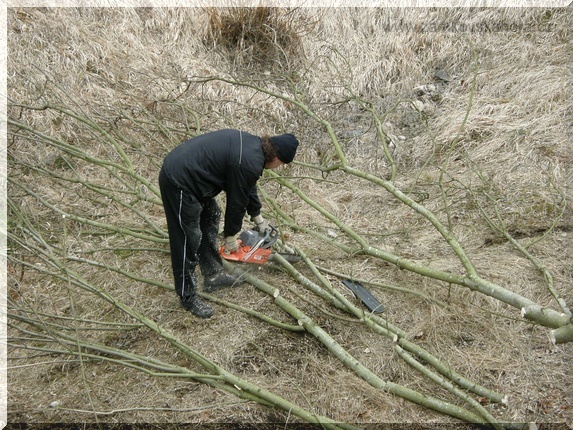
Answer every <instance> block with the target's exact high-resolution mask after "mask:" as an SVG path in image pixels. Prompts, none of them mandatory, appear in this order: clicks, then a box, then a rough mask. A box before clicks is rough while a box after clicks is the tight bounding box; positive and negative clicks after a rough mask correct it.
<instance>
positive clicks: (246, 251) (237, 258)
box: [219, 240, 272, 264]
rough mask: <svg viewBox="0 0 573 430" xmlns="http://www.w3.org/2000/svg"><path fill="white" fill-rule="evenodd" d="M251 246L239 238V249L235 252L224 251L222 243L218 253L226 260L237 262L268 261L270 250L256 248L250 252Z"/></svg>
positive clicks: (259, 262)
mask: <svg viewBox="0 0 573 430" xmlns="http://www.w3.org/2000/svg"><path fill="white" fill-rule="evenodd" d="M251 249H252V248H251V247H250V246H249V245H243V243H242V242H241V241H240V240H239V249H238V250H237V251H235V252H227V251H225V246H224V245H223V246H222V247H221V249H220V250H219V254H220V255H221V257H222V258H224V259H225V260H227V261H234V262H237V263H253V264H265V263H266V262H267V261H269V256H270V255H271V253H272V251H271V250H270V249H268V248H258V249H257V250H256V251H254V252H252V253H251Z"/></svg>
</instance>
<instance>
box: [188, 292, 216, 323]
mask: <svg viewBox="0 0 573 430" xmlns="http://www.w3.org/2000/svg"><path fill="white" fill-rule="evenodd" d="M181 306H183V307H184V308H185V310H187V311H189V312H191V313H192V314H193V315H196V316H198V317H199V318H210V317H212V316H213V314H214V313H215V311H214V310H213V308H211V306H209V305H208V304H207V303H205V302H204V301H203V300H201V297H199V296H198V295H194V296H191V297H186V298H182V299H181Z"/></svg>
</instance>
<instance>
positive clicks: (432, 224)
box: [7, 7, 573, 428]
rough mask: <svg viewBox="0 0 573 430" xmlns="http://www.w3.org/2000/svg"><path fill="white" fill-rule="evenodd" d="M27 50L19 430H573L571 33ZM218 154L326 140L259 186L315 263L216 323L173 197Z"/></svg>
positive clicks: (203, 17)
mask: <svg viewBox="0 0 573 430" xmlns="http://www.w3.org/2000/svg"><path fill="white" fill-rule="evenodd" d="M7 24H8V25H7V30H8V120H9V130H8V147H7V151H8V177H9V183H8V216H9V225H8V230H9V231H8V233H9V235H8V245H9V253H8V322H9V344H8V370H9V373H8V402H9V405H8V414H9V415H8V417H9V422H11V423H38V424H41V423H75V422H82V423H101V424H107V425H109V426H110V427H112V426H113V425H116V424H118V423H151V424H157V425H161V426H162V428H165V426H168V425H173V426H175V425H177V424H184V423H190V424H209V423H245V424H256V425H261V424H263V423H267V424H269V425H270V424H271V423H275V424H276V426H277V428H285V426H287V424H293V425H296V424H297V423H302V422H314V421H319V422H321V423H323V424H324V425H325V426H327V427H350V426H356V427H358V428H364V427H366V426H368V425H369V424H377V423H418V424H420V425H421V426H422V425H423V426H425V427H428V426H438V425H440V424H450V423H458V425H460V426H461V423H462V422H464V423H467V422H472V421H478V422H488V421H490V422H491V421H494V422H504V423H506V426H507V427H510V428H521V425H522V424H524V423H537V424H538V425H541V424H545V425H549V424H551V425H553V427H551V428H567V427H568V426H569V427H570V426H572V425H573V404H572V399H573V376H572V375H573V359H572V357H573V344H572V342H571V340H572V339H571V320H570V318H571V311H570V308H569V306H570V304H571V303H572V302H573V265H572V264H571V262H572V261H573V248H572V246H571V243H572V240H571V238H572V235H573V211H572V209H573V207H572V203H571V202H572V198H573V194H572V190H571V184H572V179H573V170H572V167H571V166H572V164H573V145H572V141H571V136H572V130H571V124H572V121H571V120H572V118H573V116H572V113H573V109H572V103H571V60H572V53H573V47H572V44H571V42H572V41H571V28H572V26H571V24H572V23H571V10H570V9H568V10H567V9H549V8H528V9H520V8H509V9H488V8H472V9H469V8H460V9H454V8H444V9H441V8H419V9H418V8H416V9H407V8H395V9H376V8H355V9H354V8H353V9H348V8H294V9H272V8H264V7H261V8H251V9H241V8H229V9H221V8H219V9H217V8H83V9H82V8H40V7H38V8H9V9H8V23H7ZM219 128H239V129H243V130H245V131H248V132H251V133H254V134H257V135H262V134H275V133H277V134H278V133H286V132H291V133H295V134H296V135H297V137H298V138H299V139H300V141H301V147H300V151H299V153H298V155H297V158H296V160H295V162H294V163H292V164H291V165H289V166H288V167H286V168H284V169H282V170H280V171H278V174H279V175H278V176H276V175H273V174H272V173H271V172H266V173H265V174H264V176H263V178H262V180H261V181H260V182H259V185H260V193H261V196H262V197H263V205H264V215H265V217H267V218H268V219H269V220H271V222H272V223H273V224H275V225H276V226H277V227H279V228H280V230H281V233H282V239H283V240H282V243H281V247H282V248H281V249H282V250H283V251H288V252H295V251H296V252H297V253H298V254H299V255H300V256H301V257H302V261H300V262H298V263H296V264H293V265H292V266H291V265H289V264H286V263H283V264H280V262H279V263H273V264H269V265H267V266H265V267H240V268H241V269H243V270H247V274H246V275H245V276H246V279H247V283H245V284H244V285H242V286H240V287H237V288H233V289H229V290H223V291H219V292H217V293H214V294H213V295H206V294H205V295H204V297H205V298H206V299H207V300H209V301H210V302H211V304H212V305H213V307H214V308H215V311H216V314H215V316H214V317H213V318H211V319H209V320H199V319H197V318H194V317H193V316H192V315H190V314H189V313H186V312H185V311H184V310H183V309H181V308H180V307H179V303H178V301H177V300H176V297H175V294H174V292H173V291H172V279H171V267H170V259H169V251H168V241H167V235H166V225H165V220H164V214H163V208H162V205H161V200H160V195H159V191H158V186H157V175H158V173H159V169H160V167H161V163H162V160H163V157H164V156H165V155H166V154H167V152H168V151H169V150H170V149H171V148H173V147H174V146H176V145H177V144H178V143H180V142H181V141H183V140H184V139H186V138H188V137H190V136H193V135H196V134H199V133H203V132H207V131H212V130H217V129H219ZM219 199H220V204H221V207H222V208H224V203H225V197H224V194H222V195H221V196H220V197H219ZM221 227H222V226H221ZM244 227H245V228H249V227H250V223H249V221H248V220H246V219H245V222H244ZM235 269H237V267H236V266H235ZM230 270H232V269H230ZM345 278H348V279H354V280H358V281H359V282H361V283H362V284H363V285H364V286H366V287H367V288H368V289H369V290H370V291H371V292H372V293H373V294H374V295H375V296H376V297H377V298H378V299H379V300H380V301H381V302H382V303H383V305H384V307H385V310H384V312H383V313H381V314H377V315H373V314H369V313H368V310H367V309H366V308H364V307H363V306H362V305H361V303H360V302H359V301H358V300H356V298H355V297H354V296H353V295H352V293H351V292H350V291H349V290H348V289H347V288H346V287H345V286H344V285H343V284H342V282H341V280H342V279H345ZM330 420H332V422H330ZM343 423H346V424H343Z"/></svg>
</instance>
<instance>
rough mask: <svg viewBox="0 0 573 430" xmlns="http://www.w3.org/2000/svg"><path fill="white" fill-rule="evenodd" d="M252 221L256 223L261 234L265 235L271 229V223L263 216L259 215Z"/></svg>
mask: <svg viewBox="0 0 573 430" xmlns="http://www.w3.org/2000/svg"><path fill="white" fill-rule="evenodd" d="M251 221H253V222H254V223H255V225H256V226H257V229H258V230H259V233H262V234H264V233H265V232H266V231H267V230H268V228H269V222H268V221H267V220H265V219H264V218H263V217H262V216H261V215H257V216H255V217H252V218H251Z"/></svg>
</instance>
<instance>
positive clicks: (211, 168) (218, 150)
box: [163, 129, 265, 236]
mask: <svg viewBox="0 0 573 430" xmlns="http://www.w3.org/2000/svg"><path fill="white" fill-rule="evenodd" d="M264 167H265V156H264V154H263V149H262V147H261V139H260V137H258V136H254V135H252V134H250V133H246V132H244V131H243V132H240V131H239V130H231V129H227V130H219V131H214V132H211V133H206V134H203V135H199V136H196V137H193V138H191V139H188V140H186V141H185V142H183V143H182V144H180V145H179V146H177V147H176V148H174V149H173V150H172V151H171V152H170V153H169V154H168V155H167V156H166V157H165V160H164V161H163V170H164V171H165V173H166V175H167V177H168V178H169V179H170V180H171V182H173V183H174V184H175V185H177V186H178V187H179V188H182V189H183V190H185V191H188V192H190V193H192V194H193V195H194V196H195V197H197V199H199V201H206V200H208V199H211V198H214V197H215V196H216V195H218V194H219V193H220V192H221V191H225V193H226V195H227V207H226V210H225V227H224V231H223V234H224V235H225V236H232V235H235V234H237V233H238V232H239V231H240V230H241V227H242V225H243V217H244V216H245V213H248V214H249V215H251V216H257V215H259V214H260V213H261V201H260V199H259V196H258V194H257V187H256V183H257V181H258V180H259V178H260V177H261V175H262V174H263V169H264Z"/></svg>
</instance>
